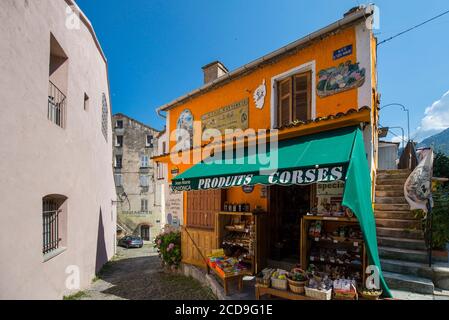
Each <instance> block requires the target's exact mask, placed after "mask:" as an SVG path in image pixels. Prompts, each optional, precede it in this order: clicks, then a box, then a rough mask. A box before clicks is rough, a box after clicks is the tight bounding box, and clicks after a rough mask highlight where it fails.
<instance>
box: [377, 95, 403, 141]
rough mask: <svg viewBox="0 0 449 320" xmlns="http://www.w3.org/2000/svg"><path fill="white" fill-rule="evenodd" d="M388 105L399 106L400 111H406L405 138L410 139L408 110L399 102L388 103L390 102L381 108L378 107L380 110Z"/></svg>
mask: <svg viewBox="0 0 449 320" xmlns="http://www.w3.org/2000/svg"><path fill="white" fill-rule="evenodd" d="M390 106H399V107H401V108H402V111H405V112H407V140H408V141H410V112H409V110H408V109H407V108H406V107H405V106H404V105H403V104H400V103H390V104H387V105H384V106H383V107H382V108H380V110H382V109H384V108H386V107H390Z"/></svg>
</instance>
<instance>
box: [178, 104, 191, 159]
mask: <svg viewBox="0 0 449 320" xmlns="http://www.w3.org/2000/svg"><path fill="white" fill-rule="evenodd" d="M176 129H177V130H176V142H177V145H178V147H179V149H182V150H185V149H189V148H190V146H192V145H193V115H192V112H191V111H190V110H189V109H185V110H184V111H183V112H181V114H180V115H179V118H178V121H177V123H176ZM185 134H188V135H189V137H184V136H183V135H185Z"/></svg>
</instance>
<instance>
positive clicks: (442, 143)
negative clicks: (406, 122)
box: [418, 128, 449, 156]
mask: <svg viewBox="0 0 449 320" xmlns="http://www.w3.org/2000/svg"><path fill="white" fill-rule="evenodd" d="M423 147H433V150H434V151H435V152H437V151H441V152H443V153H444V154H445V155H447V156H449V128H448V129H446V130H444V131H441V132H440V133H437V134H434V135H433V136H430V137H428V138H426V139H424V140H423V141H421V142H420V143H418V148H423Z"/></svg>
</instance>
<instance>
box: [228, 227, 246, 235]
mask: <svg viewBox="0 0 449 320" xmlns="http://www.w3.org/2000/svg"><path fill="white" fill-rule="evenodd" d="M225 229H226V230H228V231H232V232H243V233H249V232H250V230H249V229H248V228H244V229H239V228H236V227H233V226H225Z"/></svg>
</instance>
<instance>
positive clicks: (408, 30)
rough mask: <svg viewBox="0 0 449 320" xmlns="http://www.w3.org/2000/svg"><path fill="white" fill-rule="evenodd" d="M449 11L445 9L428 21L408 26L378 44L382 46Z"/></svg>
mask: <svg viewBox="0 0 449 320" xmlns="http://www.w3.org/2000/svg"><path fill="white" fill-rule="evenodd" d="M448 13H449V10H447V11H445V12H443V13H440V14H439V15H437V16H435V17H433V18H430V19H428V20H426V21H424V22H422V23H420V24H417V25H416V26H413V27H411V28H408V29H407V30H404V31H402V32H399V33H398V34H396V35H394V36H392V37H390V38H387V39H385V40H383V41H381V42H379V43H378V44H377V46H380V45H381V44H383V43H385V42H388V41H390V40H393V39H395V38H397V37H399V36H402V35H403V34H405V33H407V32H410V31H412V30H414V29H417V28H419V27H421V26H423V25H425V24H427V23H429V22H431V21H433V20H436V19H438V18H440V17H442V16H444V15H446V14H448Z"/></svg>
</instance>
